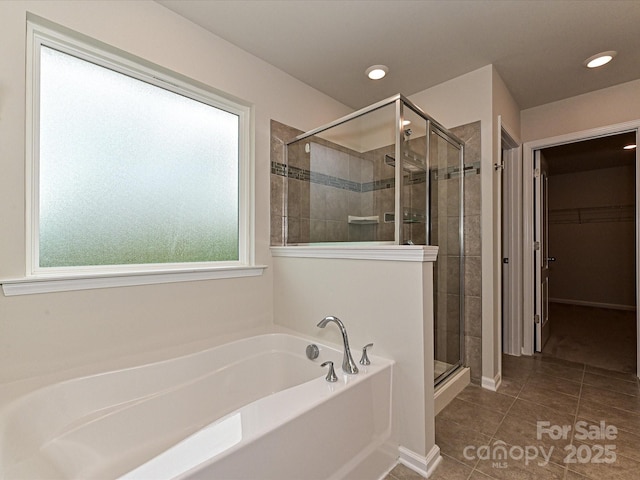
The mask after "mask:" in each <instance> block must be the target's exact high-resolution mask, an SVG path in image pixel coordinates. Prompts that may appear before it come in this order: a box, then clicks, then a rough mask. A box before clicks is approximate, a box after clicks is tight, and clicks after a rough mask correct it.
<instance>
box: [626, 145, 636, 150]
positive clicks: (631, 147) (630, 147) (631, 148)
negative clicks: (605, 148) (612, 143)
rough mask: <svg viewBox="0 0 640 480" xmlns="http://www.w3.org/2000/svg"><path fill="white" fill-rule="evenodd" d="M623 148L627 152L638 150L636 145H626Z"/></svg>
mask: <svg viewBox="0 0 640 480" xmlns="http://www.w3.org/2000/svg"><path fill="white" fill-rule="evenodd" d="M623 148H624V149H625V150H633V149H634V148H636V146H635V145H625V146H624V147H623Z"/></svg>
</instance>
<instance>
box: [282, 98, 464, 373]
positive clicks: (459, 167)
mask: <svg viewBox="0 0 640 480" xmlns="http://www.w3.org/2000/svg"><path fill="white" fill-rule="evenodd" d="M286 152H287V153H286V155H287V159H286V163H285V166H284V167H283V168H286V169H287V171H286V172H282V173H283V174H284V175H285V176H286V177H287V184H286V188H287V195H286V198H287V203H286V206H285V208H286V212H285V218H286V225H285V243H286V244H287V245H306V244H323V243H329V242H349V243H354V242H367V243H376V244H385V243H388V244H396V245H405V244H414V245H437V246H438V247H439V252H438V260H437V262H436V268H435V273H434V275H435V278H434V285H435V289H434V291H435V292H436V293H435V299H434V312H435V322H434V325H435V331H434V338H435V372H434V382H435V383H436V384H437V383H439V382H441V381H442V380H444V379H445V378H446V377H447V376H448V375H449V374H450V373H452V372H453V371H454V370H456V369H457V367H459V366H461V365H462V364H463V362H464V349H463V346H464V340H463V332H464V328H463V319H464V292H463V288H464V286H463V281H464V275H463V269H464V265H463V239H464V232H463V226H464V221H463V199H464V194H463V192H464V175H463V173H464V170H463V158H464V144H463V142H462V141H460V140H459V139H458V138H456V136H455V135H453V134H451V133H450V132H449V131H447V129H445V128H444V127H443V126H442V125H440V124H438V122H436V121H435V120H434V119H432V118H431V117H429V116H428V115H427V114H425V113H424V112H423V111H422V110H421V109H420V108H418V107H417V106H415V105H414V104H412V103H411V102H410V101H409V100H407V99H406V98H404V97H403V96H402V95H396V96H394V97H391V98H388V99H386V100H383V101H381V102H378V103H376V104H374V105H371V106H369V107H367V108H364V109H362V110H359V111H357V112H355V113H353V114H351V115H348V116H346V117H344V118H341V119H339V120H337V121H335V122H332V123H330V124H328V125H325V126H323V127H320V128H317V129H315V130H312V131H310V132H307V133H304V134H302V135H299V136H298V137H296V138H295V139H294V140H293V141H291V142H289V143H288V144H287V149H286Z"/></svg>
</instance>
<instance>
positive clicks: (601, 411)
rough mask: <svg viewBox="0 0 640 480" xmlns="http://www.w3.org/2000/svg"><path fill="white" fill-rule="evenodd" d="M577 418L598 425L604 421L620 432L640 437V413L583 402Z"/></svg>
mask: <svg viewBox="0 0 640 480" xmlns="http://www.w3.org/2000/svg"><path fill="white" fill-rule="evenodd" d="M577 418H578V420H589V421H591V422H596V423H598V422H600V421H604V422H606V423H607V424H609V425H614V426H615V427H617V428H618V429H619V430H625V431H627V432H631V433H634V434H635V435H640V413H631V412H627V411H625V410H621V409H619V408H615V407H613V406H611V405H606V404H601V403H596V402H592V401H587V400H581V401H580V406H579V408H578V416H577Z"/></svg>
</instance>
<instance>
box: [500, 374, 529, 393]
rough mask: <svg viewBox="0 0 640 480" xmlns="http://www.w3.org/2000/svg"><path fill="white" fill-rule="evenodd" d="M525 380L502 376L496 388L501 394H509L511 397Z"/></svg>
mask: <svg viewBox="0 0 640 480" xmlns="http://www.w3.org/2000/svg"><path fill="white" fill-rule="evenodd" d="M525 382H526V380H524V379H523V380H517V379H514V378H510V377H505V376H504V375H503V376H502V382H501V383H500V387H499V388H498V393H501V394H503V395H509V396H511V397H517V396H518V394H519V393H520V390H522V387H524V384H525Z"/></svg>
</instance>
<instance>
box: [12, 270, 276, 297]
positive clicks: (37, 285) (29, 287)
mask: <svg viewBox="0 0 640 480" xmlns="http://www.w3.org/2000/svg"><path fill="white" fill-rule="evenodd" d="M265 268H267V267H266V266H265V265H253V266H250V267H248V266H242V267H219V268H210V269H199V270H183V271H176V272H167V271H165V272H142V273H132V274H122V273H121V274H105V275H83V276H67V277H56V278H51V277H40V278H22V279H14V280H0V283H2V291H3V293H4V295H5V297H10V296H13V295H32V294H37V293H51V292H68V291H74V290H91V289H95V288H111V287H130V286H135V285H155V284H160V283H176V282H194V281H198V280H217V279H223V278H239V277H258V276H260V275H262V273H263V272H264V269H265Z"/></svg>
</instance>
